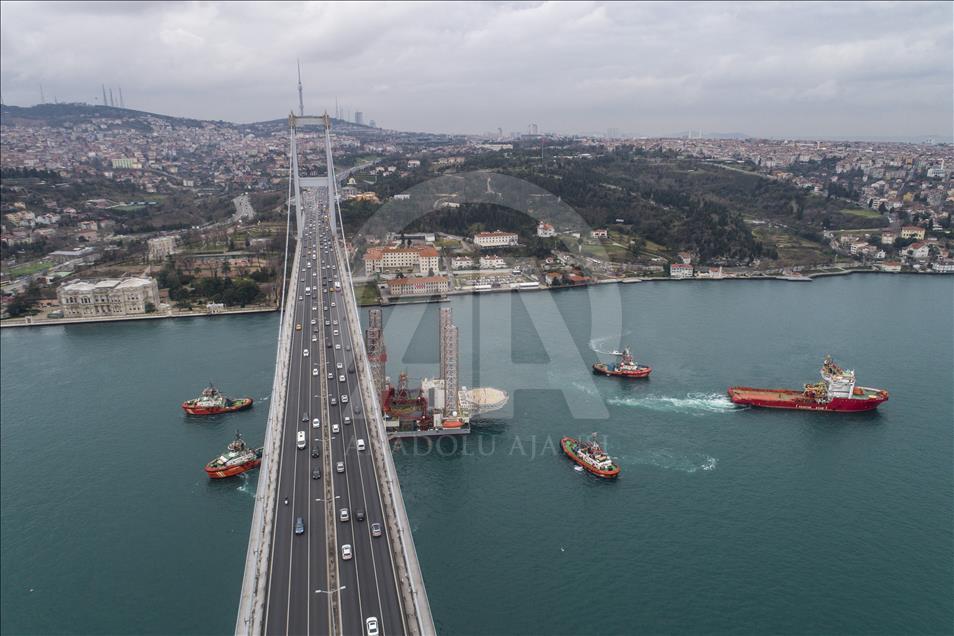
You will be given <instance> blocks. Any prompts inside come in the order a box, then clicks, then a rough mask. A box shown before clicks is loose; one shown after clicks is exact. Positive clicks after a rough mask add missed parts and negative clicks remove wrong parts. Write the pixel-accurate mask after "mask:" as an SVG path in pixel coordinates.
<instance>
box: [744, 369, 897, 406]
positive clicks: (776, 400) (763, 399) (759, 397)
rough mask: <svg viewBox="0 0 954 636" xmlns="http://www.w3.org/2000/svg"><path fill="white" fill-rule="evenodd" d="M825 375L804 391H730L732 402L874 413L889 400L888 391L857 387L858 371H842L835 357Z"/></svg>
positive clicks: (751, 389)
mask: <svg viewBox="0 0 954 636" xmlns="http://www.w3.org/2000/svg"><path fill="white" fill-rule="evenodd" d="M821 376H822V381H821V382H819V383H817V384H806V385H805V388H804V389H803V390H802V391H795V390H792V389H753V388H751V387H747V386H734V387H731V388H730V389H729V399H731V400H732V401H733V402H734V403H736V404H744V405H748V406H761V407H764V408H771V409H797V410H807V411H835V412H839V413H850V412H856V411H870V410H872V409H874V408H877V407H878V405H879V404H881V403H882V402H885V401H886V400H887V399H888V392H887V391H885V390H884V389H872V388H869V387H864V386H855V372H854V371H847V370H845V369H842V368H841V367H839V366H838V365H837V364H835V363H834V362H832V359H831V356H825V361H824V362H823V363H822V368H821Z"/></svg>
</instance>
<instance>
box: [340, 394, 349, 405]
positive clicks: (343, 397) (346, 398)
mask: <svg viewBox="0 0 954 636" xmlns="http://www.w3.org/2000/svg"><path fill="white" fill-rule="evenodd" d="M341 403H342V404H347V403H348V396H347V395H342V396H341Z"/></svg>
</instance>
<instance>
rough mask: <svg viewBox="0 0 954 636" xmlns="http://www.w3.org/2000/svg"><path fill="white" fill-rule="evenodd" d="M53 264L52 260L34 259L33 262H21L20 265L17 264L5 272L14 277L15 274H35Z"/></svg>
mask: <svg viewBox="0 0 954 636" xmlns="http://www.w3.org/2000/svg"><path fill="white" fill-rule="evenodd" d="M52 266H53V263H52V261H36V262H33V263H23V264H22V265H17V266H16V267H12V268H10V269H9V270H7V274H9V275H10V277H11V278H16V277H17V276H27V275H29V274H36V273H37V272H39V271H42V270H44V269H47V268H50V267H52Z"/></svg>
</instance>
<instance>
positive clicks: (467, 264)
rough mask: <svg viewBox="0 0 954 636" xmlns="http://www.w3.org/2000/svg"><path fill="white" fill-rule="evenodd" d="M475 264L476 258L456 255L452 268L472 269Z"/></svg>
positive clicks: (452, 261) (452, 260)
mask: <svg viewBox="0 0 954 636" xmlns="http://www.w3.org/2000/svg"><path fill="white" fill-rule="evenodd" d="M473 266H474V259H472V258H469V257H467V256H455V257H454V258H453V259H451V269H470V268H471V267H473Z"/></svg>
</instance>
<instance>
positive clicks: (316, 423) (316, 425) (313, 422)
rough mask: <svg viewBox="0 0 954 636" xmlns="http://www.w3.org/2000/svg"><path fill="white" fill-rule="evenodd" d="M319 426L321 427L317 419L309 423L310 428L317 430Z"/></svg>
mask: <svg viewBox="0 0 954 636" xmlns="http://www.w3.org/2000/svg"><path fill="white" fill-rule="evenodd" d="M320 426H321V420H319V419H318V418H317V417H316V418H315V419H313V420H312V421H311V427H312V428H318V427H320Z"/></svg>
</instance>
